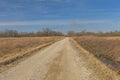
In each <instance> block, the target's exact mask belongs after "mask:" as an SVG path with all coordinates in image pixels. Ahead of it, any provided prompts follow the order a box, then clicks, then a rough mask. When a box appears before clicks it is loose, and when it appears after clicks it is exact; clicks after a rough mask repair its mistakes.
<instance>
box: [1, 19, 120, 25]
mask: <svg viewBox="0 0 120 80" xmlns="http://www.w3.org/2000/svg"><path fill="white" fill-rule="evenodd" d="M111 22H113V23H114V21H111V20H43V21H15V22H0V26H12V25H19V26H22V25H71V24H74V23H76V25H77V24H103V23H111ZM118 23H119V22H118Z"/></svg>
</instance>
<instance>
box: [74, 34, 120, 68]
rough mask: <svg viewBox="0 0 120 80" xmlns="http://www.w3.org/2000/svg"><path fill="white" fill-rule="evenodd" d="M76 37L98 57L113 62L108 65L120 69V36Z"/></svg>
mask: <svg viewBox="0 0 120 80" xmlns="http://www.w3.org/2000/svg"><path fill="white" fill-rule="evenodd" d="M74 39H75V40H76V41H77V42H78V43H79V44H80V45H81V46H82V47H83V48H84V49H86V50H88V51H89V52H90V53H92V54H93V55H95V56H96V57H97V58H99V59H101V60H102V61H105V60H107V61H105V63H108V64H109V63H110V64H112V65H108V64H107V65H108V66H110V67H112V68H113V69H115V70H116V69H117V70H118V68H119V70H120V67H119V66H120V37H94V36H83V37H74ZM108 60H109V61H108Z"/></svg>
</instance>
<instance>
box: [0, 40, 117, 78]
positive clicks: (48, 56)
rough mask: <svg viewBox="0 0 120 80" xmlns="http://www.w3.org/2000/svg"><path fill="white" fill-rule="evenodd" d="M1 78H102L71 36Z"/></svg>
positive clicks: (30, 58)
mask: <svg viewBox="0 0 120 80" xmlns="http://www.w3.org/2000/svg"><path fill="white" fill-rule="evenodd" d="M0 80H101V79H99V78H98V77H97V75H96V74H95V73H94V71H93V70H91V69H89V68H88V62H87V60H86V59H85V57H84V55H83V54H80V51H79V50H78V49H77V48H76V46H75V44H74V43H73V42H72V41H71V40H70V38H65V39H63V40H61V41H58V42H56V43H54V44H52V45H50V46H48V47H46V48H45V49H42V50H40V51H38V52H37V53H36V54H35V55H33V56H31V57H29V58H28V59H26V60H24V61H22V62H21V63H19V64H18V65H16V66H14V67H12V68H11V69H9V70H7V71H5V72H2V73H0ZM114 80H116V79H114Z"/></svg>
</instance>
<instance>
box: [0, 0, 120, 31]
mask: <svg viewBox="0 0 120 80" xmlns="http://www.w3.org/2000/svg"><path fill="white" fill-rule="evenodd" d="M119 4H120V0H0V31H3V30H5V29H15V30H18V31H38V30H41V29H42V28H51V29H53V30H57V31H62V32H67V31H68V30H74V31H81V30H87V31H94V32H97V31H113V30H120V5H119Z"/></svg>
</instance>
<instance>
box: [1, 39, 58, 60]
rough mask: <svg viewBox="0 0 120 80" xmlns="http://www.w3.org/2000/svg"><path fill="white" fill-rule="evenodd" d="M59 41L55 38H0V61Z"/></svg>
mask: <svg viewBox="0 0 120 80" xmlns="http://www.w3.org/2000/svg"><path fill="white" fill-rule="evenodd" d="M59 39H60V38H57V37H21V38H0V61H1V60H4V59H6V58H8V57H11V56H14V55H16V54H21V53H20V52H25V51H27V50H30V49H32V48H35V47H37V46H40V45H43V44H46V43H50V42H55V41H57V40H59Z"/></svg>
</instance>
